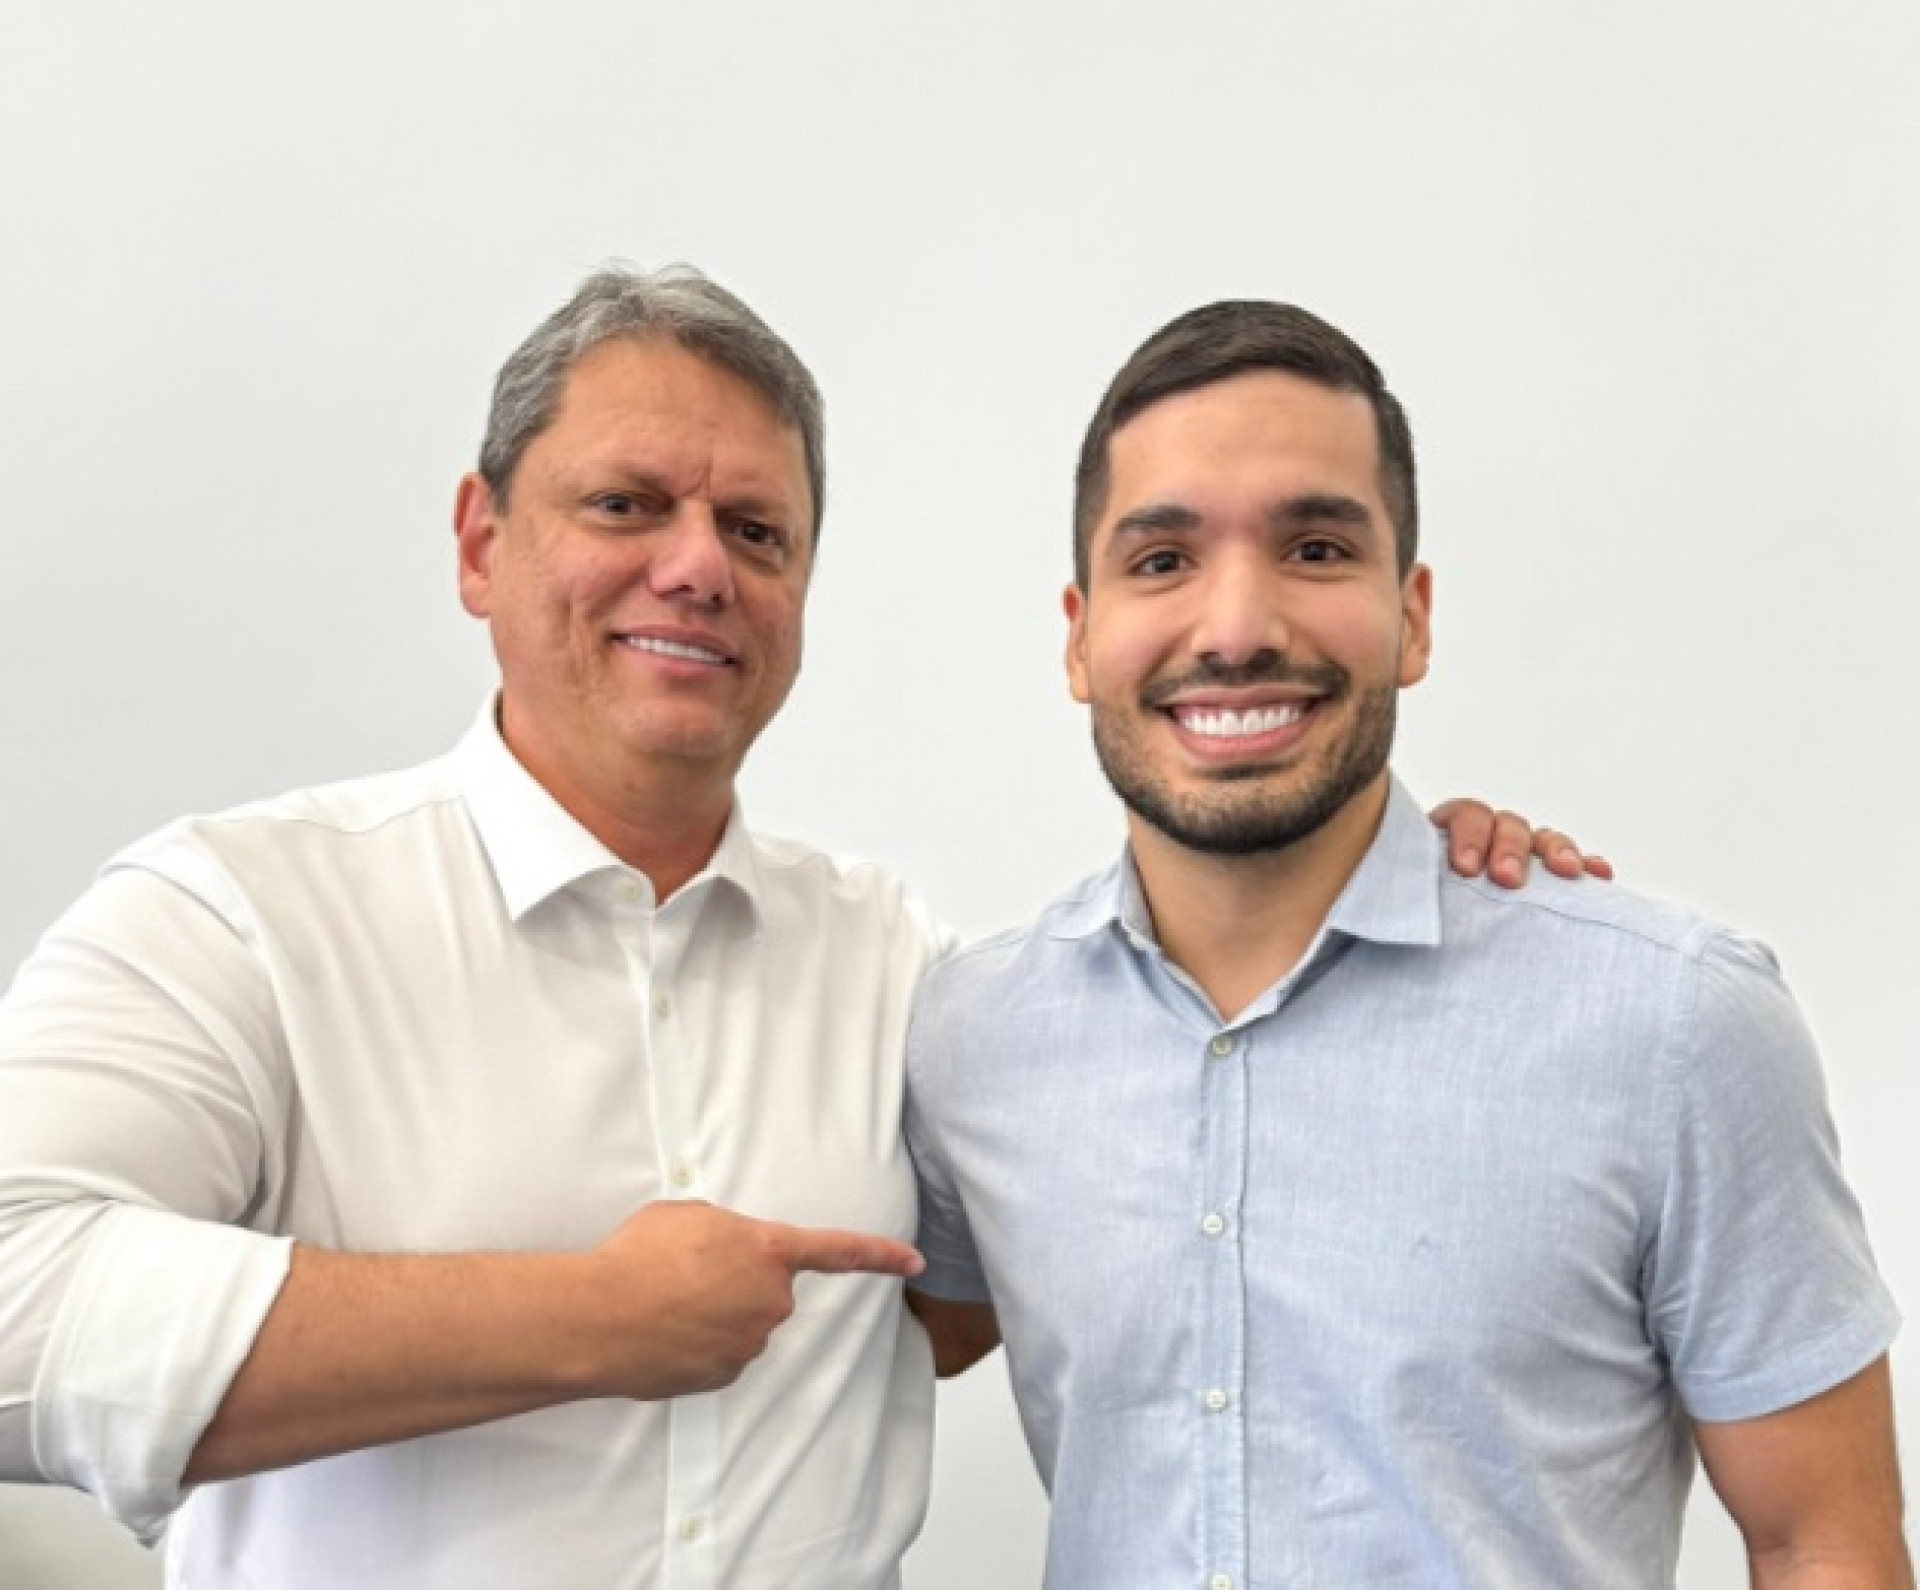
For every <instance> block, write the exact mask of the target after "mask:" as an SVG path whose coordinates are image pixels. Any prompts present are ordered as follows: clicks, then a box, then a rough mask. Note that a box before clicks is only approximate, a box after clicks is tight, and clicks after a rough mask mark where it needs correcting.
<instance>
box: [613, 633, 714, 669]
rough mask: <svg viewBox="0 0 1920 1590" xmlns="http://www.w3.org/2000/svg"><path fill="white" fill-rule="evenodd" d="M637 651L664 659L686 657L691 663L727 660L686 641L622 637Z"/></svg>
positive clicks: (636, 636)
mask: <svg viewBox="0 0 1920 1590" xmlns="http://www.w3.org/2000/svg"><path fill="white" fill-rule="evenodd" d="M620 638H621V639H622V640H623V641H625V642H626V644H627V645H629V646H631V647H632V648H633V649H634V650H635V651H652V652H658V653H659V654H660V655H661V656H662V657H684V658H686V659H687V661H689V662H703V663H723V662H725V661H726V660H727V659H726V658H724V657H722V656H721V655H720V653H719V652H717V651H708V650H707V648H706V647H704V646H689V645H687V644H686V642H685V641H678V640H656V639H654V638H653V637H652V636H651V635H623V636H621V637H620Z"/></svg>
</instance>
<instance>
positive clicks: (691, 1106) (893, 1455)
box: [0, 713, 942, 1590]
mask: <svg viewBox="0 0 1920 1590" xmlns="http://www.w3.org/2000/svg"><path fill="white" fill-rule="evenodd" d="M941 942H942V941H941V938H940V935H939V933H938V931H937V930H936V929H935V928H934V927H933V925H932V924H931V922H930V921H929V919H928V918H927V916H926V914H925V913H924V911H923V910H922V909H921V907H920V906H919V905H918V903H917V902H916V901H915V900H913V899H912V897H911V896H909V895H907V894H906V893H905V892H904V891H903V890H902V889H901V887H900V886H899V885H898V884H897V883H896V882H895V881H894V880H893V879H892V878H891V877H889V876H888V875H887V874H885V873H884V872H881V871H879V870H878V869H875V868H873V867H871V866H868V865H866V864H864V863H859V862H852V861H847V860H844V859H841V858H836V857H832V856H827V855H823V854H821V853H820V852H818V851H814V850H811V849H808V848H805V847H803V846H800V845H796V844H792V843H788V842H785V841H780V840H772V839H767V838H763V837H759V836H756V835H752V834H750V833H748V832H747V830H746V829H745V828H744V827H743V826H742V825H741V822H740V819H739V817H738V814H737V813H736V815H735V818H734V820H733V822H732V824H731V825H730V826H729V827H728V829H727V832H726V835H725V837H724V838H723V839H722V841H721V844H720V846H719V849H718V850H717V851H716V853H715V854H714V856H713V858H712V861H711V862H710V864H709V865H708V867H707V868H706V870H705V871H704V872H702V873H701V874H700V876H699V877H697V878H696V879H694V880H693V881H692V882H690V883H689V884H688V885H687V886H686V887H685V888H683V889H682V890H680V891H679V892H678V893H676V894H675V895H674V896H673V897H672V898H671V899H670V900H668V901H667V902H666V903H665V904H664V905H656V903H655V901H654V897H653V891H652V888H651V886H650V884H649V883H648V881H647V880H646V878H645V877H644V876H642V875H641V874H639V873H636V872H634V871H632V870H631V869H629V868H627V867H624V866H623V865H622V864H621V863H620V862H619V861H618V860H617V859H616V858H615V857H614V856H612V855H611V854H610V853H609V852H608V851H607V850H606V849H605V848H604V847H602V846H601V845H600V844H599V843H598V841H596V840H595V839H593V838H592V837H591V836H590V835H589V834H588V833H586V831H585V830H583V829H582V828H580V827H579V826H578V824H576V823H575V822H574V821H573V820H572V819H571V818H570V817H569V816H567V814H566V813H565V812H564V811H562V810H561V808H560V807H559V806H558V805H556V804H555V803H554V802H553V800H552V799H551V798H550V797H549V796H548V795H547V794H546V792H545V791H544V790H543V789H542V788H541V787H540V786H539V785H538V784H537V783H536V782H535V781H534V780H533V779H532V778H531V777H530V776H529V775H528V774H527V773H526V772H525V771H524V770H523V769H522V768H521V767H520V765H519V764H518V762H516V761H515V760H514V759H513V757H512V756H511V754H510V753H509V752H508V751H507V749H506V747H505V746H504V744H503V743H502V742H501V740H500V738H499V736H498V734H497V732H496V731H495V729H494V727H493V723H492V717H491V714H490V713H489V714H488V715H487V716H486V717H485V718H484V719H483V721H482V722H481V723H480V724H479V725H477V726H476V727H475V729H474V730H473V732H472V733H471V734H469V735H468V736H467V738H466V739H465V740H464V741H463V742H462V744H461V745H460V747H459V748H458V749H457V750H456V751H455V752H454V753H453V754H451V755H450V756H448V757H445V758H442V759H440V760H438V761H435V762H432V763H429V764H427V765H426V766H424V767H421V768H417V769H414V770H411V771H408V772H404V773H398V774H393V775H388V776H385V777H380V778H373V779H366V780H361V781H358V782H354V783H348V784H342V785H337V786H332V787H329V788H325V789H320V790H314V791H308V792H303V793H300V794H296V795H291V796H288V797H285V798H283V799H280V800H276V801H272V802H267V803H263V804H260V805H256V806H251V807H246V808H242V809H240V810H237V811H234V812H231V813H228V814H226V815H223V816H220V817H214V818H204V819H194V820H190V821H187V822H183V823H180V824H176V825H175V826H173V827H171V828H169V829H167V830H165V831H164V832H162V833H161V834H159V835H157V836H155V837H154V838H152V839H150V840H148V841H146V842H144V843H143V844H141V845H139V846H136V847H135V848H134V849H132V850H130V851H129V852H127V853H126V854H124V855H122V856H120V857H119V858H117V859H116V860H115V861H114V862H113V863H112V864H111V865H110V866H109V867H108V868H107V869H106V870H105V871H104V872H103V873H102V875H101V877H100V878H99V879H98V880H97V882H96V883H95V885H94V886H93V888H92V889H91V890H90V891H89V892H88V893H87V894H86V895H85V896H84V897H83V898H82V899H81V900H80V902H79V903H78V904H77V905H76V906H75V907H74V908H73V909H72V910H71V911H70V912H69V913H68V914H67V915H66V916H65V917H64V918H63V919H62V920H61V921H60V922H59V923H58V924H57V925H56V926H55V927H54V928H53V930H52V931H51V932H50V933H49V934H48V935H47V937H46V938H45V940H44V941H43V942H42V943H41V945H40V946H39V948H38V949H37V950H36V951H35V953H34V955H33V956H32V957H31V958H30V959H29V961H28V962H27V964H26V965H25V966H24V967H23V968H22V970H21V972H20V975H19V977H18V980H17V982H16V984H15V986H14V988H13V990H12V992H11V993H10V994H9V996H8V997H7V999H6V1001H5V1003H4V1005H0V1480H36V1479H45V1480H51V1481H56V1482H62V1483H66V1484H72V1485H79V1486H83V1487H85V1488H86V1489H88V1490H90V1491H92V1492H93V1493H94V1494H95V1495H96V1496H98V1497H99V1498H100V1499H101V1500H102V1501H103V1502H104V1503H105V1504H106V1505H107V1506H108V1507H109V1508H111V1509H112V1510H113V1511H114V1512H115V1513H116V1514H117V1515H118V1516H119V1517H121V1518H122V1519H123V1520H124V1521H126V1522H127V1523H128V1524H129V1525H130V1526H132V1527H133V1528H135V1529H136V1530H138V1531H140V1532H141V1533H143V1534H145V1535H148V1536H151V1535H152V1534H154V1533H155V1532H156V1531H157V1530H158V1529H159V1528H160V1526H161V1525H162V1524H163V1523H164V1522H165V1521H166V1520H167V1518H168V1516H169V1514H170V1513H172V1511H173V1509H174V1508H175V1507H176V1506H177V1505H178V1504H179V1502H180V1499H181V1498H180V1493H179V1489H178V1487H179V1477H180V1473H181V1470H182V1468H183V1467H184V1465H185V1462H186V1459H187V1457H188V1455H189V1454H190V1452H191V1451H192V1448H193V1446H194V1443H195V1442H196V1441H197V1440H198V1438H199V1435H200V1432H201V1431H202V1430H203V1429H204V1428H205V1426H206V1424H207V1422H208V1420H209V1419H210V1418H211V1417H212V1415H213V1413H214V1411H215V1410H216V1409H217V1407H218V1406H219V1403H220V1399H221V1397H222V1395H223V1394H224V1392H225V1389H226V1386H227V1384H228V1382H229V1380H230V1379H231V1377H232V1375H233V1373H234V1372H235V1370H236V1369H237V1368H238V1366H239V1364H240V1362H241V1361H242V1359H243V1358H244V1357H245V1355H246V1353H247V1350H248V1348H249V1347H250V1345H251V1343H252V1341H253V1338H254V1335H255V1333H256V1332H257V1330H258V1328H259V1325H260V1322H261V1320H262V1319H263V1317H264V1316H265V1314H266V1312H267V1310H268V1309H269V1307H270V1306H271V1305H272V1302H273V1300H274V1297H275V1295H276V1293H277V1291H278V1288H279V1286H280V1283H281V1281H282V1279H283V1277H284V1274H285V1270H286V1262H287V1250H288V1246H289V1239H291V1238H298V1239H301V1240H305V1241H309V1242H313V1243H316V1244H319V1245H322V1246H326V1247H332V1248H338V1249H343V1250H349V1251H358V1252H382V1251H401V1250H405V1251H413V1252H430V1251H480V1250H495V1251H501V1250H556V1249H576V1250H577V1249H585V1248H588V1247H591V1246H592V1245H594V1244H595V1243H597V1242H598V1241H600V1239H602V1238H603V1237H605V1236H606V1235H607V1234H608V1233H610V1232H611V1231H612V1230H613V1229H614V1228H615V1227H616V1226H617V1225H618V1224H619V1223H620V1222H621V1221H622V1220H624V1219H625V1218H626V1217H627V1216H628V1215H629V1214H631V1213H632V1212H633V1211H634V1210H635V1209H637V1208H638V1207H639V1206H641V1205H642V1204H644V1203H646V1202H647V1201H648V1200H650V1199H655V1198H662V1197H689V1198H704V1199H707V1200H710V1201H711V1202H713V1203H716V1204H720V1205H724V1206H726V1207H728V1208H731V1209H736V1210H739V1211H741V1212H743V1213H747V1214H751V1215H756V1216H761V1217H766V1218H772V1219H779V1220H785V1221H792V1222H795V1223H799V1224H806V1225H822V1226H838V1227H850V1228H855V1229H860V1230H866V1231H877V1232H884V1233H887V1234H889V1235H891V1236H895V1237H900V1238H904V1239H907V1240H911V1239H912V1237H913V1235H914V1226H915V1199H914V1183H913V1175H912V1171H911V1167H910V1165H909V1162H908V1160H907V1158H906V1155H905V1152H904V1150H903V1148H902V1146H901V1141H900V1133H899V1121H900V1110H901V1064H900V1054H901V1048H902V1042H903V1037H904V1029H905V1024H906V1019H907V1010H908V1001H909V997H910V995H911V993H912V989H913V986H914V984H915V982H916V980H917V979H918V977H919V974H920V972H921V970H922V969H923V968H924V967H925V966H926V964H927V963H928V961H929V960H930V959H931V958H932V957H933V956H934V955H935V954H936V953H938V951H939V948H940V947H941ZM797 1305H798V1306H797V1309H796V1312H795V1314H794V1316H793V1318H792V1319H791V1320H790V1321H788V1322H787V1323H786V1324H785V1325H783V1326H782V1327H781V1328H780V1329H779V1330H778V1331H777V1332H776V1333H775V1335H774V1338H773V1341H772V1344H771V1345H770V1347H769V1348H768V1350H767V1352H766V1354H765V1355H764V1356H763V1357H762V1358H761V1359H760V1360H759V1361H757V1362H756V1363H755V1364H754V1365H753V1366H752V1367H751V1368H750V1369H748V1371H747V1372H746V1373H745V1374H744V1375H743V1376H742V1377H741V1378H740V1380H739V1381H738V1382H737V1383H736V1384H735V1385H733V1386H732V1387H730V1388H728V1389H726V1390H724V1391H720V1392H716V1393H713V1394H710V1395H705V1396H695V1397H683V1398H679V1399H677V1400H673V1401H667V1402H655V1403H637V1402H630V1401H622V1400H604V1401H591V1402H581V1403H574V1404H570V1405H567V1406H563V1407H558V1408H552V1409H548V1410H545V1411H542V1412H538V1413H532V1414H527V1415H523V1416H521V1417H518V1418H513V1419H506V1420H502V1421H499V1422H496V1423H493V1424H488V1425H484V1426H480V1427H478V1428H475V1429H471V1430H464V1431H458V1432H453V1433H450V1434H446V1435H440V1436H434V1437H429V1438H426V1439H422V1440H416V1441H409V1442H403V1443H399V1444H396V1445H392V1446H387V1447H379V1448H373V1449H370V1450H367V1451H363V1452H359V1453H354V1454H349V1455H347V1456H344V1457H339V1458H334V1459H329V1460H326V1461H323V1462H317V1463H310V1464H306V1465H304V1466H301V1467H298V1468H294V1469H289V1470H285V1471H282V1472H278V1473H272V1474H265V1475H260V1476H257V1477H254V1478H251V1479H247V1480H240V1481H234V1482H231V1483H227V1484H222V1485H214V1486H207V1487H204V1488H202V1489H200V1490H198V1491H197V1492H195V1493H193V1494H192V1495H191V1496H190V1497H189V1498H188V1499H187V1500H186V1502H185V1505H184V1507H183V1508H181V1510H180V1511H179V1512H178V1513H177V1514H175V1515H174V1516H173V1522H172V1526H171V1528H170V1529H169V1530H168V1566H169V1577H170V1582H171V1583H172V1584H174V1585H176V1586H206V1585H219V1586H223V1587H224V1586H238V1585H248V1586H260V1587H269V1586H270V1587H273V1590H301V1587H307V1586H311V1587H315V1590H319V1587H326V1590H338V1587H339V1586H342V1585H354V1586H382V1585H392V1586H402V1585H404V1586H407V1587H409V1590H436V1587H447V1590H454V1587H458V1590H474V1587H485V1586H521V1585H526V1586H538V1587H541V1590H551V1587H570V1586H578V1587H581V1590H607V1587H619V1586H636V1587H637V1586H647V1587H662V1590H720V1587H725V1590H805V1587H819V1590H829V1587H831V1590H859V1587H874V1590H880V1587H885V1586H892V1585H894V1584H896V1583H897V1571H896V1563H897V1561H898V1558H899V1556H900V1554H901V1552H902V1551H903V1550H904V1549H905V1547H906V1545H907V1544H908V1542H909V1540H910V1539H911V1537H912V1535H913V1533H914V1531H915V1530H916V1529H917V1527H918V1524H919V1521H920V1518H921V1514H922V1510H923V1507H924V1502H925V1490H926V1483H927V1475H928V1457H929V1453H928V1447H929V1436H930V1421H931V1410H932V1382H931V1368H930V1360H929V1355H928V1353H927V1351H926V1346H925V1340H924V1337H923V1336H922V1335H921V1333H920V1332H919V1329H918V1327H917V1326H915V1325H912V1324H911V1323H909V1322H908V1321H907V1319H906V1318H905V1316H904V1315H903V1312H902V1310H901V1308H900V1304H899V1291H898V1284H897V1283H896V1282H893V1281H890V1280H887V1279H883V1278H877V1277H849V1276H818V1275H803V1276H802V1277H801V1278H800V1280H799V1283H798V1292H797Z"/></svg>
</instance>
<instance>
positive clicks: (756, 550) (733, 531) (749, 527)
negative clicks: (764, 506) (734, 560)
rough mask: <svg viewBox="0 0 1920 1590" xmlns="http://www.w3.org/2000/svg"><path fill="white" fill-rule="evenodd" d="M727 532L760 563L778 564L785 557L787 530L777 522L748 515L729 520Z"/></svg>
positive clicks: (784, 559) (783, 560) (782, 561)
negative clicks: (773, 522)
mask: <svg viewBox="0 0 1920 1590" xmlns="http://www.w3.org/2000/svg"><path fill="white" fill-rule="evenodd" d="M727 532H728V534H730V535H731V536H732V537H733V539H734V540H735V541H737V542H739V543H740V545H741V546H742V547H744V548H745V549H746V551H747V554H748V555H749V556H751V557H754V558H757V559H758V560H759V561H760V562H762V563H767V564H773V565H778V564H781V563H784V562H785V561H786V558H787V546H788V537H787V532H786V531H785V530H784V529H782V528H781V527H780V526H779V525H777V524H772V523H770V522H769V521H767V520H765V519H755V518H753V517H751V516H749V515H742V516H741V517H739V518H737V519H734V520H732V521H730V522H729V524H728V526H727Z"/></svg>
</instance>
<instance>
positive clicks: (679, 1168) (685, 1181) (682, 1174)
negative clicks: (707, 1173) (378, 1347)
mask: <svg viewBox="0 0 1920 1590" xmlns="http://www.w3.org/2000/svg"><path fill="white" fill-rule="evenodd" d="M667 1174H668V1175H670V1176H671V1177H672V1178H673V1184H674V1186H676V1187H691V1186H692V1185H693V1167H692V1166H691V1165H689V1164H688V1163H687V1162H686V1161H685V1160H684V1159H676V1160H675V1161H674V1162H673V1165H672V1167H671V1168H670V1169H669V1170H668V1172H667Z"/></svg>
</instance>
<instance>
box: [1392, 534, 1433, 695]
mask: <svg viewBox="0 0 1920 1590" xmlns="http://www.w3.org/2000/svg"><path fill="white" fill-rule="evenodd" d="M1432 659H1433V570H1431V569H1430V568H1428V567H1427V566H1426V564H1424V563H1416V564H1414V566H1413V567H1412V568H1411V569H1409V570H1407V577H1406V578H1405V579H1404V580H1402V581H1401V582H1400V688H1401V689H1402V690H1404V689H1406V688H1407V686H1408V685H1417V684H1419V683H1420V681H1421V680H1422V679H1424V678H1426V677H1427V664H1428V663H1429V662H1430V661H1432Z"/></svg>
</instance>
